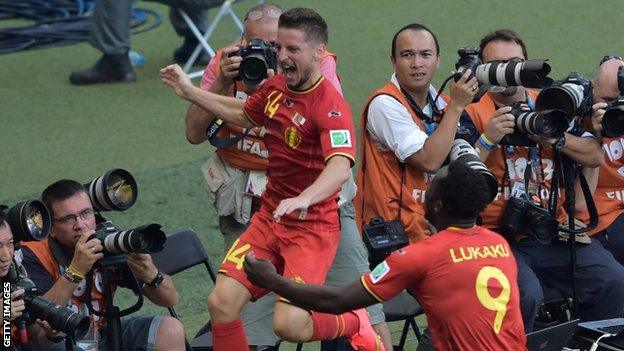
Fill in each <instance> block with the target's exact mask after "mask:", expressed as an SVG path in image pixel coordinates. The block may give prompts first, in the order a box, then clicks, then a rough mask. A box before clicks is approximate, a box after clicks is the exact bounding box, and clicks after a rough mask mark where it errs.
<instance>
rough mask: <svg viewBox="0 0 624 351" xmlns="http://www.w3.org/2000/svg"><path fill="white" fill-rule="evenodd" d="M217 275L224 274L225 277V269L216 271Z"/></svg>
mask: <svg viewBox="0 0 624 351" xmlns="http://www.w3.org/2000/svg"><path fill="white" fill-rule="evenodd" d="M217 273H221V274H225V275H227V269H219V270H218V271H217Z"/></svg>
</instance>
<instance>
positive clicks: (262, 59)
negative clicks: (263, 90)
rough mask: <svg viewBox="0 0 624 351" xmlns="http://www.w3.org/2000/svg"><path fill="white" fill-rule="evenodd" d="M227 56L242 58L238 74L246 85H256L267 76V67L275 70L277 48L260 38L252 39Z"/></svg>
mask: <svg viewBox="0 0 624 351" xmlns="http://www.w3.org/2000/svg"><path fill="white" fill-rule="evenodd" d="M228 56H230V57H231V56H240V57H242V58H243V60H242V61H241V63H240V66H239V67H238V75H239V77H240V79H242V80H243V82H245V83H246V84H248V85H258V84H260V82H262V80H263V79H265V78H267V70H268V69H269V68H271V69H273V70H274V71H275V70H277V49H276V48H275V46H273V45H272V44H270V43H267V42H265V41H264V40H262V39H252V40H251V41H250V42H249V45H247V46H241V47H239V48H238V50H237V51H235V52H232V53H230V54H229V55H228Z"/></svg>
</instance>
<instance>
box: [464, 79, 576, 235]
mask: <svg viewBox="0 0 624 351" xmlns="http://www.w3.org/2000/svg"><path fill="white" fill-rule="evenodd" d="M526 91H527V92H528V94H529V97H530V98H531V99H532V100H533V101H535V99H536V98H537V92H536V91H534V90H531V89H527V90H526ZM496 109H497V108H496V104H495V103H494V100H493V99H492V97H491V95H490V93H486V94H485V95H483V97H482V98H481V100H480V101H479V102H477V103H474V104H470V105H468V106H467V107H466V112H467V113H468V114H469V115H470V119H471V120H472V122H473V123H474V125H475V127H476V129H477V132H478V133H479V134H481V133H483V132H485V129H486V127H487V124H488V121H489V120H490V117H491V116H492V114H493V113H494V111H496ZM506 148H507V146H506V145H499V146H498V147H496V148H495V149H493V150H492V152H490V154H489V156H488V158H487V160H486V161H485V165H486V166H487V168H488V169H489V170H490V171H491V172H492V173H494V175H495V176H496V180H497V181H498V194H497V196H496V199H494V201H492V202H491V203H490V204H489V205H488V206H487V207H486V208H485V210H484V211H483V212H481V217H482V218H483V224H482V225H483V226H484V227H486V228H490V229H492V228H500V226H501V223H500V222H501V217H502V216H503V212H504V210H505V205H506V203H507V199H509V197H510V194H511V187H512V186H513V184H514V182H523V181H524V167H525V165H526V163H527V162H528V160H529V148H527V147H513V153H509V152H507V151H505V150H506ZM510 150H511V149H510ZM504 151H505V152H506V154H505V155H506V156H505V157H503V152H504ZM505 159H506V161H507V166H508V170H509V178H510V179H509V180H508V181H507V180H506V181H505V188H501V181H502V179H503V177H504V176H505ZM540 159H541V160H540V162H541V166H542V174H543V175H544V178H543V186H542V189H547V190H550V184H551V180H552V176H553V171H554V162H553V153H552V148H550V147H549V148H543V149H541V152H540ZM542 192H543V193H544V191H542ZM541 195H545V194H541ZM546 195H548V194H546ZM563 196H564V195H563V192H560V196H559V206H558V207H559V210H558V212H563V211H562V208H561V204H562V203H563Z"/></svg>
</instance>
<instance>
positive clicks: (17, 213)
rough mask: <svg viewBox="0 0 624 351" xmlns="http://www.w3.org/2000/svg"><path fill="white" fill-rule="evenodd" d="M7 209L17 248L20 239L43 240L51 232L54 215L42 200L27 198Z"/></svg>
mask: <svg viewBox="0 0 624 351" xmlns="http://www.w3.org/2000/svg"><path fill="white" fill-rule="evenodd" d="M6 211H8V214H7V221H8V222H9V227H11V232H12V233H13V240H14V241H15V244H16V249H17V248H19V242H20V241H35V240H36V241H41V240H43V239H45V238H46V237H47V236H48V234H49V233H50V228H51V226H52V217H51V216H50V211H48V208H47V207H46V205H45V204H44V203H43V202H42V201H40V200H37V199H31V200H26V201H23V202H20V203H18V204H16V205H15V206H13V207H11V208H10V209H8V210H6Z"/></svg>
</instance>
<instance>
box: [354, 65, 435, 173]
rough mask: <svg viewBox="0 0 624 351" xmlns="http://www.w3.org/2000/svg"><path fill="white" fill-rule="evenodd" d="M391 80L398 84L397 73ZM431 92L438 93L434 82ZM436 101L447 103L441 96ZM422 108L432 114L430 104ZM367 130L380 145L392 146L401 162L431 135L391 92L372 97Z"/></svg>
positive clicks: (389, 148)
mask: <svg viewBox="0 0 624 351" xmlns="http://www.w3.org/2000/svg"><path fill="white" fill-rule="evenodd" d="M390 81H391V82H392V83H393V84H395V85H396V86H397V87H399V82H398V81H397V79H396V76H395V75H394V74H392V77H391V78H390ZM429 94H431V96H436V95H437V94H438V93H437V91H436V90H435V88H434V87H433V86H432V85H430V86H429ZM436 105H437V108H438V109H439V110H442V109H444V108H445V107H446V102H445V101H444V100H442V99H438V101H437V103H436ZM422 111H423V113H424V114H426V115H429V116H431V115H432V110H431V106H430V105H429V104H427V106H425V107H424V108H423V109H422ZM366 130H367V131H368V133H369V134H370V136H371V140H372V141H373V143H375V144H376V146H377V147H379V148H380V149H382V150H392V151H393V152H394V154H395V155H396V157H397V158H398V159H399V161H401V162H405V159H407V158H408V157H410V156H411V155H413V154H415V153H416V152H418V150H420V149H421V148H422V147H423V145H424V144H425V140H427V138H428V137H429V136H428V135H427V133H426V132H425V131H423V130H421V129H420V128H419V127H418V125H417V124H416V122H414V120H413V119H412V116H411V115H410V113H409V111H408V110H407V108H406V107H405V106H403V104H401V103H400V102H399V101H398V100H396V99H395V98H393V97H392V96H390V95H378V96H376V97H375V98H373V100H372V101H371V103H370V104H369V106H368V116H367V121H366Z"/></svg>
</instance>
